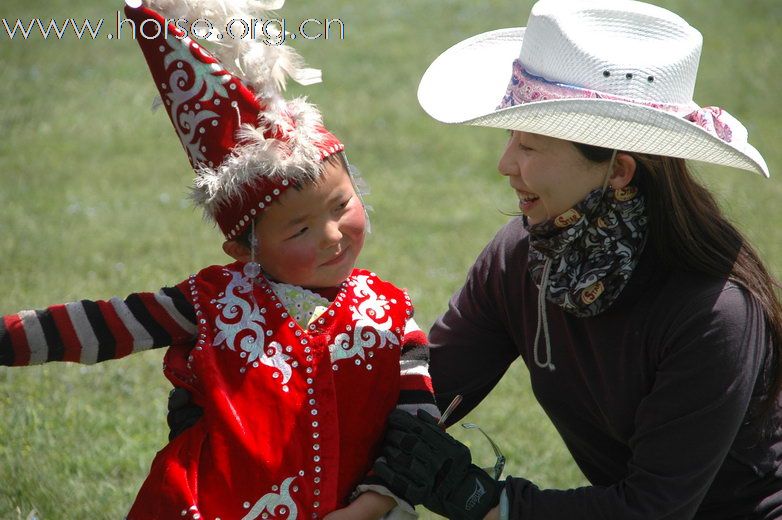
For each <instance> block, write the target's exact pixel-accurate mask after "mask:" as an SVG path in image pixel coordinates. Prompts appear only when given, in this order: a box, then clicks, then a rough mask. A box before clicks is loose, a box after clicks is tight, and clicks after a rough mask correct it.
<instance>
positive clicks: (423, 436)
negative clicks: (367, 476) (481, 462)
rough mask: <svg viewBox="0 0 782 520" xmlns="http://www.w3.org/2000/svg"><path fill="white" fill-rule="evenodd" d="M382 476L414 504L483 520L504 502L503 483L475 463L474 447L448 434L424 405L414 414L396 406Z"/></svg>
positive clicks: (460, 518)
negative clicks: (468, 446) (502, 497)
mask: <svg viewBox="0 0 782 520" xmlns="http://www.w3.org/2000/svg"><path fill="white" fill-rule="evenodd" d="M382 454H383V456H384V457H385V460H383V459H382V458H381V459H380V460H378V461H377V462H375V466H374V470H375V473H376V474H377V476H378V477H380V478H381V479H382V480H384V481H385V484H386V486H387V487H388V488H389V489H390V490H391V491H392V492H394V493H395V494H396V495H398V496H400V497H402V498H404V499H405V500H407V501H408V502H410V503H411V504H413V505H417V504H422V505H423V506H425V507H426V508H427V509H429V510H430V511H432V512H434V513H437V514H440V515H442V516H445V517H447V518H452V519H456V520H474V519H482V518H483V517H484V516H486V513H488V512H489V510H490V509H492V508H493V507H494V506H496V505H497V504H498V503H499V501H500V492H501V491H502V484H501V483H499V482H497V481H496V480H494V479H492V478H491V477H490V476H489V475H488V474H487V473H486V472H485V471H483V470H482V469H481V468H479V467H478V466H476V465H475V464H472V458H471V457H470V450H469V449H468V448H467V447H466V446H465V445H464V444H462V443H460V442H459V441H457V440H456V439H454V438H453V437H451V436H450V435H449V434H447V433H446V432H445V431H444V430H443V429H442V428H441V427H440V426H439V425H438V424H437V419H435V418H434V417H432V416H431V415H430V414H428V413H426V412H425V411H423V410H419V411H418V416H417V417H413V416H412V415H410V414H409V413H407V412H403V411H402V410H394V411H392V412H391V414H390V415H389V417H388V431H387V432H386V438H385V442H384V444H383V447H382Z"/></svg>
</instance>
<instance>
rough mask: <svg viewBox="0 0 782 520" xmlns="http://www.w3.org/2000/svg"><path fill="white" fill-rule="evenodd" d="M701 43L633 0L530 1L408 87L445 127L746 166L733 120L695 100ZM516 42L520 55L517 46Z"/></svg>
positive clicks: (750, 161) (756, 164) (751, 166)
mask: <svg viewBox="0 0 782 520" xmlns="http://www.w3.org/2000/svg"><path fill="white" fill-rule="evenodd" d="M702 41H703V38H702V36H701V34H700V33H699V32H698V31H697V30H696V29H694V28H693V27H691V26H690V25H689V24H687V22H686V21H684V20H683V19H682V18H681V17H679V16H678V15H676V14H674V13H672V12H670V11H667V10H665V9H662V8H660V7H656V6H653V5H650V4H645V3H642V2H636V1H632V0H588V1H587V0H540V1H539V2H538V3H536V4H535V5H534V6H533V8H532V11H531V13H530V17H529V21H528V24H527V27H526V28H524V27H517V28H510V29H500V30H497V31H491V32H487V33H483V34H479V35H477V36H474V37H472V38H469V39H467V40H464V41H463V42H461V43H458V44H457V45H454V46H453V47H451V48H450V49H448V50H447V51H445V52H444V53H442V54H441V55H440V56H439V57H438V58H437V59H435V61H434V62H433V63H432V64H431V65H430V66H429V69H428V70H427V71H426V73H425V74H424V76H423V78H422V79H421V84H420V86H419V88H418V100H419V102H420V103H421V106H422V107H423V108H424V110H426V112H427V113H428V114H429V115H430V116H432V117H433V118H435V119H437V120H438V121H441V122H443V123H456V124H468V125H477V126H488V127H494V128H503V129H510V130H521V131H525V132H530V133H537V134H543V135H547V136H551V137H556V138H559V139H565V140H569V141H576V142H580V143H586V144H590V145H594V146H601V147H605V148H611V149H617V150H624V151H629V152H638V153H648V154H654V155H665V156H671V157H682V158H685V159H693V160H698V161H704V162H709V163H716V164H723V165H727V166H733V167H736V168H741V169H744V170H750V171H755V172H757V173H760V174H762V175H764V176H766V177H768V176H769V173H768V167H767V166H766V162H765V161H764V160H763V157H762V156H761V155H760V153H759V152H758V151H757V150H756V149H755V148H754V147H752V146H751V145H750V144H749V143H748V142H747V131H746V129H745V128H744V126H742V125H741V123H740V122H739V121H738V120H736V119H735V118H733V117H732V116H730V115H729V114H728V113H727V112H725V111H724V110H722V109H719V108H715V107H706V108H701V107H699V106H698V105H697V104H696V103H695V102H694V101H693V100H692V95H693V91H694V88H695V77H696V74H697V70H698V60H699V58H700V52H701V45H702ZM519 49H521V53H519Z"/></svg>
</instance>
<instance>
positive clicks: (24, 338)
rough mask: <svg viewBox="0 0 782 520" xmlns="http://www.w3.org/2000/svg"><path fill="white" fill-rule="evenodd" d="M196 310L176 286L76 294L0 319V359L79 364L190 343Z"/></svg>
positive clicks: (14, 363) (11, 362)
mask: <svg viewBox="0 0 782 520" xmlns="http://www.w3.org/2000/svg"><path fill="white" fill-rule="evenodd" d="M195 335H196V323H195V312H194V310H193V307H192V304H191V303H190V302H189V300H188V299H187V297H186V296H185V295H184V294H183V293H182V291H181V290H180V289H179V287H166V288H164V289H161V290H160V291H159V292H157V293H134V294H131V295H130V296H128V297H127V298H125V299H124V300H122V299H120V298H111V299H109V300H98V301H90V300H81V301H78V302H71V303H65V304H61V305H53V306H51V307H48V308H46V309H43V310H29V311H21V312H19V313H16V314H12V315H8V316H3V317H2V319H0V365H6V366H23V365H37V364H41V363H48V362H50V361H73V362H77V363H83V364H92V363H98V362H101V361H106V360H108V359H118V358H121V357H125V356H127V355H130V354H133V353H135V352H140V351H143V350H147V349H150V348H159V347H165V346H168V345H172V344H187V343H191V342H192V341H193V339H194V338H195Z"/></svg>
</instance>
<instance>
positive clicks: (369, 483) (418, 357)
mask: <svg viewBox="0 0 782 520" xmlns="http://www.w3.org/2000/svg"><path fill="white" fill-rule="evenodd" d="M428 343H429V342H428V339H427V337H426V334H425V333H424V332H423V331H422V330H421V328H420V327H419V326H418V324H417V323H416V322H415V320H414V319H413V317H412V315H411V316H410V317H409V318H408V319H407V323H406V324H405V331H404V336H403V338H402V353H401V356H400V360H399V378H400V385H399V386H400V389H399V400H398V401H397V408H399V409H401V410H404V411H405V412H408V413H410V414H413V415H415V413H416V412H417V411H418V410H426V411H427V412H429V413H430V414H431V415H432V416H434V417H436V418H439V417H440V410H439V409H438V408H437V404H436V403H435V398H434V389H433V387H432V379H431V377H429V346H428ZM356 493H361V495H359V496H358V498H356V499H355V501H354V503H355V502H357V501H358V500H359V499H361V497H363V496H364V495H366V494H372V495H377V496H381V495H382V496H383V497H384V498H386V499H392V500H393V501H394V506H395V507H394V508H393V509H389V511H390V513H391V514H390V515H389V518H392V519H394V520H396V519H412V518H417V514H416V512H415V509H414V508H413V507H412V506H411V505H410V504H408V503H407V502H405V501H404V500H403V499H401V498H399V497H396V496H395V495H394V494H393V493H391V491H390V490H388V488H386V487H385V486H384V485H383V482H382V481H381V480H380V479H379V478H378V477H377V476H375V475H374V474H372V472H370V473H369V474H368V475H367V476H366V477H364V480H363V482H362V483H361V484H359V486H358V488H357V490H356ZM392 497H393V498H392ZM351 505H352V504H351ZM346 509H347V508H346Z"/></svg>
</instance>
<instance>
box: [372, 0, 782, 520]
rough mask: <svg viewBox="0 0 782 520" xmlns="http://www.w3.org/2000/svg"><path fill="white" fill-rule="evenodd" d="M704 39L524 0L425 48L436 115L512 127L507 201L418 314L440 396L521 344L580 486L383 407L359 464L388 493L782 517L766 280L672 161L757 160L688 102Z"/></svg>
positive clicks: (460, 391)
mask: <svg viewBox="0 0 782 520" xmlns="http://www.w3.org/2000/svg"><path fill="white" fill-rule="evenodd" d="M701 43H702V38H701V35H700V33H699V32H698V31H697V30H695V29H694V28H692V27H690V26H689V25H688V24H687V22H685V21H684V20H683V19H681V18H680V17H679V16H677V15H675V14H673V13H671V12H669V11H667V10H664V9H661V8H659V7H655V6H652V5H648V4H644V3H640V2H632V1H628V0H614V1H608V0H595V1H590V2H585V1H576V0H541V1H540V2H538V3H537V4H536V5H535V6H534V7H533V9H532V13H531V15H530V18H529V23H528V26H527V27H526V28H516V29H504V30H499V31H493V32H489V33H485V34H481V35H478V36H475V37H473V38H470V39H468V40H466V41H463V42H461V43H459V44H458V45H456V46H454V47H452V48H451V49H449V50H447V51H446V52H445V53H443V54H442V55H441V56H440V57H438V58H437V59H436V60H435V62H434V63H433V64H432V65H431V66H430V68H429V70H428V71H427V72H426V74H425V75H424V78H423V80H422V81H421V86H420V89H419V100H420V102H421V104H422V106H423V107H424V109H425V110H426V111H427V112H428V113H429V114H430V115H431V116H433V117H434V118H436V119H438V120H440V121H443V122H446V123H457V124H471V125H480V126H488V127H494V128H503V129H507V130H509V131H510V138H509V141H508V145H507V148H506V149H505V151H504V153H503V154H502V157H501V158H500V161H499V170H500V173H501V174H502V175H504V176H506V177H507V178H508V180H509V183H510V185H511V187H512V188H513V189H514V190H515V191H516V193H517V194H518V197H519V207H520V209H521V211H522V213H523V216H522V217H521V218H517V219H514V220H512V221H511V222H510V223H509V224H507V225H506V226H505V227H504V228H503V229H502V230H500V232H499V233H498V234H497V236H496V237H495V238H494V240H493V241H492V242H491V243H490V244H489V245H488V246H487V247H486V249H485V250H484V251H483V253H482V254H481V255H480V257H479V258H478V260H477V261H476V263H475V265H474V266H473V268H472V270H471V271H470V273H469V275H468V279H467V282H466V284H465V285H464V287H463V288H462V289H461V290H460V291H458V292H457V293H456V294H455V295H454V297H453V298H452V300H451V303H450V307H449V310H448V311H447V312H446V313H445V314H444V315H443V316H442V317H441V318H440V319H439V320H438V321H437V323H436V324H435V325H434V328H433V329H432V331H431V333H430V340H431V342H432V344H433V345H432V359H431V374H432V378H433V382H434V386H435V390H436V391H437V394H438V402H439V403H440V405H441V406H442V405H444V404H447V403H448V402H450V401H451V399H453V398H454V397H455V396H457V395H461V396H463V398H464V404H463V405H461V406H460V407H459V408H457V409H456V413H455V414H454V415H452V416H451V421H449V422H453V421H455V420H458V419H459V417H460V416H463V415H464V414H466V413H467V412H468V411H469V410H470V409H472V408H473V407H475V406H476V405H477V404H478V403H479V402H480V401H481V400H482V399H483V398H484V397H485V396H486V394H488V392H489V391H490V390H491V389H492V388H493V386H494V385H495V384H496V383H497V381H498V380H499V379H500V378H501V376H502V375H503V373H504V372H505V370H506V369H507V368H508V366H509V365H510V363H511V362H512V361H513V360H514V359H516V358H517V357H518V356H521V358H522V359H523V360H524V362H525V363H526V365H527V366H528V368H529V371H530V378H531V383H532V388H533V391H534V393H535V395H536V397H537V399H538V400H539V402H540V404H541V406H542V407H543V408H544V409H545V411H546V412H547V414H548V415H549V417H550V418H551V420H552V421H553V423H554V425H555V426H556V428H557V430H558V431H559V433H560V434H561V435H562V437H563V439H564V441H565V444H566V445H567V447H568V448H569V450H570V451H571V453H572V455H573V457H574V458H575V460H576V462H577V463H578V465H579V467H580V468H581V470H582V471H583V473H584V475H585V476H586V477H587V478H588V479H589V481H590V483H591V484H592V485H591V486H588V487H583V488H580V489H573V490H566V491H565V490H563V491H559V490H545V491H544V490H541V489H539V488H538V487H536V486H535V485H534V484H533V483H532V482H530V481H529V480H526V479H524V478H509V479H507V480H506V481H505V482H498V481H496V480H495V479H492V478H491V477H489V476H487V475H486V473H483V472H482V471H481V470H479V469H478V468H477V467H475V466H474V465H472V464H471V461H470V455H469V451H468V450H467V448H465V447H464V446H462V445H460V444H459V443H458V442H457V441H455V440H454V439H452V438H451V437H450V436H448V435H447V434H446V433H444V432H443V431H442V430H441V429H440V428H439V427H438V426H437V425H436V424H435V422H434V421H433V420H431V419H430V418H429V417H426V416H425V414H419V417H418V418H413V417H411V416H407V417H405V416H404V415H405V414H399V415H398V414H393V415H392V417H391V419H390V427H389V432H388V434H387V441H386V445H385V447H384V454H385V455H386V457H387V462H386V463H378V464H377V465H376V471H377V472H378V474H379V475H380V476H381V477H382V478H384V479H385V480H386V481H387V482H388V483H389V487H390V488H391V489H393V490H395V491H396V492H398V494H400V495H402V496H405V497H407V498H408V499H409V500H410V501H411V502H413V503H416V504H424V505H425V506H426V507H427V508H429V509H431V510H432V511H435V512H437V513H439V514H442V515H444V516H448V517H450V518H484V516H485V517H486V518H497V517H500V518H523V519H525V520H528V519H529V520H532V519H544V518H546V519H549V518H567V519H569V520H573V519H580V518H583V519H597V518H613V519H647V518H648V519H659V518H666V519H691V518H699V519H705V518H708V519H716V518H753V519H756V518H757V519H772V518H782V468H781V467H780V460H781V459H782V432H781V431H780V430H781V428H780V424H781V423H782V421H781V420H780V418H782V413H780V410H779V408H778V407H777V397H778V395H779V389H780V382H781V381H780V363H779V354H780V349H781V348H782V306H780V301H779V298H778V296H777V295H776V294H775V286H778V285H777V283H776V282H775V280H774V279H773V278H772V277H771V276H770V275H769V273H768V271H767V269H766V268H765V267H764V265H763V263H762V262H761V260H760V259H759V257H758V255H757V253H756V252H755V250H754V249H753V248H752V247H751V246H750V245H749V244H748V243H747V242H746V240H745V239H744V237H743V236H742V235H741V234H740V232H739V231H737V230H736V228H734V227H733V225H731V224H730V223H729V222H728V221H727V220H726V219H725V217H724V216H723V215H722V214H721V212H720V210H719V208H718V206H717V204H716V203H715V201H714V199H713V197H712V196H711V195H710V194H709V192H708V191H707V190H706V189H705V188H703V187H702V186H701V185H700V184H698V183H697V182H696V181H695V180H694V179H693V177H692V176H691V175H690V173H689V171H688V167H687V162H686V160H687V159H690V160H698V161H705V162H710V163H717V164H722V165H728V166H734V167H736V168H740V169H745V170H749V171H754V172H756V173H759V174H761V175H765V176H768V169H767V166H766V164H765V162H764V160H763V158H762V157H761V155H760V154H759V153H758V151H757V150H756V149H755V148H753V147H752V146H750V145H749V144H748V142H747V132H746V130H745V129H744V127H743V126H741V124H740V123H739V122H738V121H737V120H736V119H734V118H733V117H731V116H730V115H728V114H727V112H725V111H723V110H721V109H718V108H714V107H707V108H701V107H700V106H698V105H696V104H695V103H694V102H693V100H692V94H693V90H694V84H695V77H696V71H697V67H698V60H699V55H700V50H701ZM519 49H520V53H519ZM495 478H496V477H495Z"/></svg>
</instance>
